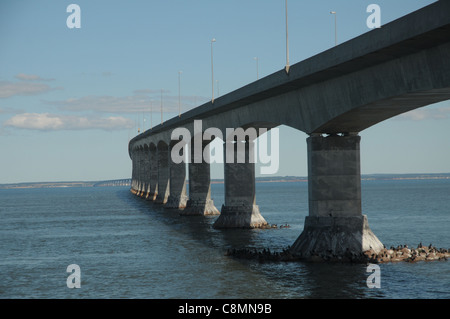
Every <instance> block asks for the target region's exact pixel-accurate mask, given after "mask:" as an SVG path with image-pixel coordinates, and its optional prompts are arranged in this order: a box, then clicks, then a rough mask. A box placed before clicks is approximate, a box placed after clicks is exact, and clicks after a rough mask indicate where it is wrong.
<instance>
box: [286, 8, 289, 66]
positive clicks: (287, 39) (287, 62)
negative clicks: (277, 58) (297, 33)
mask: <svg viewBox="0 0 450 319" xmlns="http://www.w3.org/2000/svg"><path fill="white" fill-rule="evenodd" d="M286 73H289V37H288V6H287V0H286Z"/></svg>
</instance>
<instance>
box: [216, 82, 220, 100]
mask: <svg viewBox="0 0 450 319" xmlns="http://www.w3.org/2000/svg"><path fill="white" fill-rule="evenodd" d="M216 84H217V97H219V96H220V89H219V80H216Z"/></svg>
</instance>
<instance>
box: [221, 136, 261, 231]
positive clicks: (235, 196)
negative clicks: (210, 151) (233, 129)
mask: <svg viewBox="0 0 450 319" xmlns="http://www.w3.org/2000/svg"><path fill="white" fill-rule="evenodd" d="M239 143H243V144H244V145H245V146H244V152H242V151H239V149H240V148H239V147H238V144H239ZM253 143H254V141H249V140H247V141H244V142H235V143H233V142H231V141H227V142H226V143H224V158H225V161H224V162H225V164H224V177H225V204H224V205H223V206H222V209H221V212H220V216H219V218H218V219H217V220H216V222H215V223H214V225H213V227H214V228H260V227H263V226H266V225H267V222H266V220H265V219H264V217H263V216H262V215H261V214H260V212H259V207H258V205H256V200H255V161H251V160H250V158H252V157H253V149H254V148H253V145H254V144H253ZM227 150H228V152H230V150H234V152H233V153H234V156H233V157H234V158H231V159H232V161H231V162H230V159H228V160H227Z"/></svg>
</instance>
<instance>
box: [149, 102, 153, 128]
mask: <svg viewBox="0 0 450 319" xmlns="http://www.w3.org/2000/svg"><path fill="white" fill-rule="evenodd" d="M152 108H153V105H152V100H150V129H152V128H153V116H152V114H153V110H152Z"/></svg>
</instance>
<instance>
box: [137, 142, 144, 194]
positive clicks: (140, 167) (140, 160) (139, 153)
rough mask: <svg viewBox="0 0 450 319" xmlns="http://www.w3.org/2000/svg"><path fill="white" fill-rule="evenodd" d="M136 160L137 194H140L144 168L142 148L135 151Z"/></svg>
mask: <svg viewBox="0 0 450 319" xmlns="http://www.w3.org/2000/svg"><path fill="white" fill-rule="evenodd" d="M136 153H137V160H138V174H137V193H136V195H137V196H141V193H142V189H143V187H142V186H143V185H142V175H143V170H144V157H143V154H142V153H143V151H142V149H139V150H138V151H137V152H136Z"/></svg>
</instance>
